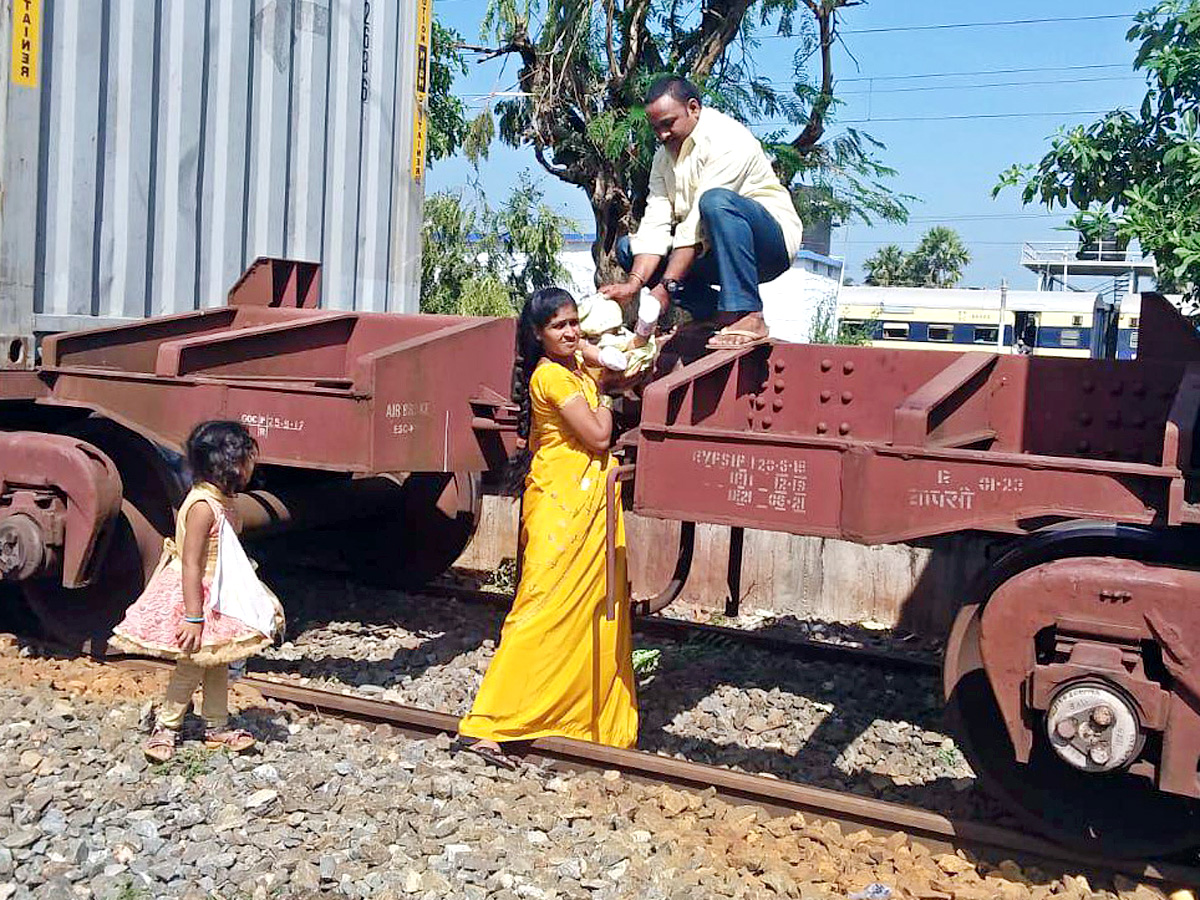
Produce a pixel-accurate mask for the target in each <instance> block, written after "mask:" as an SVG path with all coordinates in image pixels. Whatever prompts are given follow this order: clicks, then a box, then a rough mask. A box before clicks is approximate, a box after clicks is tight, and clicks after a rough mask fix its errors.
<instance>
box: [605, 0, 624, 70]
mask: <svg viewBox="0 0 1200 900" xmlns="http://www.w3.org/2000/svg"><path fill="white" fill-rule="evenodd" d="M607 7H608V8H607V9H606V10H605V18H604V52H605V54H606V55H607V56H608V74H609V77H610V78H614V79H615V78H619V77H620V75H621V73H620V70H619V69H618V68H617V48H616V46H615V45H614V44H613V16H614V15H616V10H615V7H616V0H608V4H607Z"/></svg>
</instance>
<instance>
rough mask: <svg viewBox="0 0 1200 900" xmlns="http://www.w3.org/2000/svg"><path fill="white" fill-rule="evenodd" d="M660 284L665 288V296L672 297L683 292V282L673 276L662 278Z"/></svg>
mask: <svg viewBox="0 0 1200 900" xmlns="http://www.w3.org/2000/svg"><path fill="white" fill-rule="evenodd" d="M662 286H663V287H664V288H666V290H667V296H668V297H670V298H671V299H674V298H675V297H677V296H678V295H679V294H682V293H683V282H682V281H677V280H676V279H674V278H664V279H663V282H662Z"/></svg>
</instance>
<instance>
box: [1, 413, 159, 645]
mask: <svg viewBox="0 0 1200 900" xmlns="http://www.w3.org/2000/svg"><path fill="white" fill-rule="evenodd" d="M70 431H71V434H73V435H75V436H77V437H79V438H81V439H83V440H86V441H88V442H89V443H91V444H93V445H94V446H96V447H97V448H99V449H100V450H102V451H104V453H106V454H107V455H108V456H109V458H110V459H112V461H113V463H114V464H115V465H116V466H117V470H118V471H119V472H120V473H121V481H122V485H123V498H122V500H121V512H120V514H119V515H118V517H117V521H116V522H115V523H114V526H113V529H112V533H111V535H110V536H109V540H108V544H107V547H105V548H103V549H102V551H101V552H102V558H101V559H100V560H99V562H98V565H97V567H96V576H95V578H94V579H93V581H92V583H91V584H90V585H88V586H86V587H82V588H74V589H71V588H64V587H63V586H62V585H61V584H59V583H58V582H56V581H53V580H51V579H32V580H30V581H26V582H23V583H22V585H21V587H22V592H23V594H24V599H25V602H26V604H27V605H28V607H29V609H30V611H31V612H32V613H33V615H34V616H35V617H36V618H37V620H38V623H39V624H40V625H41V627H42V629H43V631H44V633H45V634H46V635H47V636H48V637H50V638H51V639H53V640H55V641H58V642H60V643H62V644H65V645H67V646H68V647H70V648H72V649H76V650H87V651H88V652H91V653H93V654H95V655H97V656H102V655H104V653H105V652H106V650H107V644H108V637H109V635H110V634H111V632H112V628H113V626H114V625H116V624H117V622H119V621H120V620H121V617H122V615H124V613H125V610H126V608H127V607H128V606H129V604H130V603H132V602H133V601H134V600H135V599H137V596H138V594H139V593H140V592H141V590H142V588H143V587H144V586H145V584H146V579H147V578H148V577H149V576H150V573H151V572H153V571H154V566H155V564H156V563H157V562H158V558H159V556H160V554H161V553H162V544H163V538H164V537H167V536H168V535H170V534H171V532H172V531H173V528H174V523H173V521H172V505H173V502H174V503H177V500H178V498H177V493H178V481H177V479H176V478H175V476H174V474H173V473H172V471H171V469H170V467H169V466H168V465H167V462H166V460H165V459H164V458H163V457H162V456H161V455H160V454H159V453H158V451H157V450H156V449H155V447H154V445H153V444H151V443H150V442H149V441H147V440H145V439H144V438H142V437H140V436H138V435H136V434H133V433H132V432H129V431H127V430H125V429H123V428H121V427H120V426H119V425H117V424H115V423H114V422H111V421H109V420H107V419H87V420H85V421H83V422H81V423H78V424H77V425H76V426H74V427H72V428H71V430H70Z"/></svg>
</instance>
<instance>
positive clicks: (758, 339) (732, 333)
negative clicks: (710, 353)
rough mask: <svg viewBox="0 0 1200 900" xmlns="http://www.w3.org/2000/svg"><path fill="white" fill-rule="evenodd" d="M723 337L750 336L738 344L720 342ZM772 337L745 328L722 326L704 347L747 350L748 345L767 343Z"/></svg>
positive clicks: (709, 348) (754, 345)
mask: <svg viewBox="0 0 1200 900" xmlns="http://www.w3.org/2000/svg"><path fill="white" fill-rule="evenodd" d="M722 337H737V338H749V340H745V341H741V342H739V343H737V344H722V343H719V341H720V339H721V338H722ZM770 339H771V336H770V335H769V334H758V333H756V332H753V331H746V330H745V329H743V328H722V329H720V330H718V331H717V332H716V333H715V334H713V336H712V337H711V338H709V339H708V343H707V344H705V345H704V347H705V349H707V350H745V349H746V348H747V347H756V346H758V345H759V344H765V343H766V342H767V341H769V340H770Z"/></svg>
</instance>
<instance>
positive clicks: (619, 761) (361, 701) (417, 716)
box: [241, 675, 1200, 886]
mask: <svg viewBox="0 0 1200 900" xmlns="http://www.w3.org/2000/svg"><path fill="white" fill-rule="evenodd" d="M241 683H242V684H244V685H246V686H248V687H252V688H253V689H254V690H256V691H258V692H259V693H260V694H261V695H262V696H263V697H264V698H266V699H269V700H275V701H277V702H281V703H285V704H288V705H291V706H297V707H301V708H305V709H309V710H312V711H315V712H320V713H325V714H332V715H334V716H336V717H337V718H341V719H351V720H355V721H359V722H366V723H372V724H377V725H387V726H390V727H392V728H395V729H397V730H398V731H400V732H402V733H405V734H409V735H414V736H422V737H429V736H431V735H437V734H446V735H453V734H454V733H455V732H456V731H457V728H458V721H459V720H458V717H457V716H453V715H450V714H448V713H442V712H436V711H434V710H429V709H422V708H419V707H412V706H405V705H402V704H398V703H393V702H390V701H386V700H372V699H369V698H365V697H357V696H351V695H347V694H342V693H338V692H334V691H329V690H325V689H322V688H314V687H311V686H307V685H294V684H289V683H287V682H286V681H282V680H278V679H275V678H265V677H263V676H260V675H247V676H245V677H244V678H243V679H242V680H241ZM522 758H523V759H525V760H529V761H532V762H534V763H537V764H540V765H542V766H543V767H545V768H551V769H555V770H565V771H606V770H611V769H615V770H617V771H620V772H621V773H623V774H624V775H626V776H628V777H631V778H633V779H635V780H640V781H648V782H653V783H658V784H662V783H666V784H670V785H674V786H678V787H682V788H687V789H693V790H704V789H707V788H713V789H715V791H716V793H717V795H718V796H720V797H721V798H723V799H725V800H727V801H731V802H736V803H742V804H747V803H748V804H750V805H753V806H757V807H759V808H761V809H764V810H766V811H768V812H771V813H774V814H790V813H794V812H801V813H805V814H809V815H812V816H815V817H817V818H820V819H823V820H826V821H834V822H838V823H839V824H841V825H842V826H850V827H853V828H865V829H867V830H869V831H871V832H873V833H876V834H892V833H895V832H897V831H903V832H905V833H906V834H907V835H909V837H911V838H913V839H915V840H919V841H921V842H922V843H923V844H925V845H926V846H927V847H929V849H930V850H931V851H934V852H938V851H942V852H953V851H954V850H956V849H967V850H971V851H972V852H974V853H977V854H983V855H985V856H989V857H995V858H996V860H997V861H998V860H999V859H1002V858H1004V857H1009V856H1019V857H1021V858H1022V859H1023V860H1026V861H1028V862H1031V863H1033V864H1042V865H1049V866H1053V867H1064V866H1071V867H1076V868H1077V869H1078V870H1080V871H1084V872H1089V873H1102V874H1109V875H1111V874H1120V875H1126V876H1129V877H1133V878H1138V879H1143V880H1147V881H1153V882H1158V883H1162V884H1166V885H1174V886H1194V885H1200V867H1195V866H1188V865H1182V864H1177V863H1172V862H1167V861H1157V860H1150V861H1125V860H1114V859H1112V858H1109V857H1094V856H1089V855H1087V854H1082V853H1076V852H1073V851H1068V850H1062V849H1060V848H1057V847H1054V846H1053V845H1051V844H1049V843H1048V842H1047V841H1045V840H1044V839H1041V838H1037V837H1034V836H1031V835H1029V834H1027V833H1025V832H1021V831H1014V830H1011V829H1007V828H1002V827H1000V826H996V825H989V824H986V823H981V822H972V821H969V820H963V819H954V818H949V817H947V816H943V815H941V814H939V813H934V812H930V811H929V810H924V809H920V808H918V807H913V806H908V805H906V804H900V803H892V802H888V801H884V800H875V799H871V798H867V797H860V796H856V795H853V794H845V793H839V792H837V791H830V790H827V789H825V788H818V787H812V786H809V785H804V784H798V783H796V782H791V781H781V780H779V779H775V778H769V777H766V776H762V775H749V774H746V773H744V772H735V771H732V770H730V769H723V768H719V767H717V766H710V765H703V764H700V763H693V762H687V761H685V760H680V759H675V758H673V757H668V756H659V755H657V754H654V753H648V752H646V751H641V750H623V749H619V748H615V747H608V746H605V745H603V744H593V743H590V742H587V741H577V740H571V739H568V738H559V737H550V738H538V739H537V740H534V741H532V742H530V743H529V744H528V749H527V750H526V751H525V752H524V754H523V755H522Z"/></svg>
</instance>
